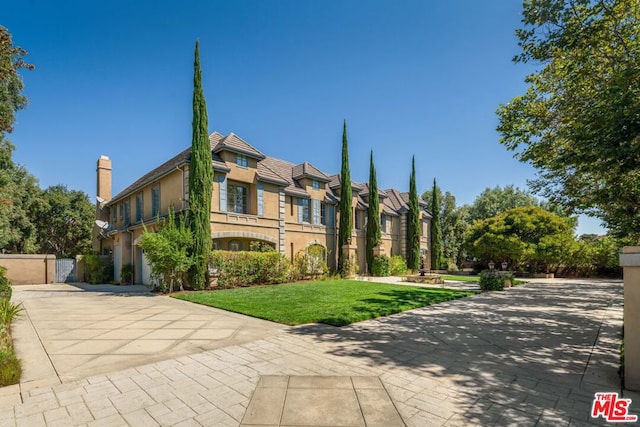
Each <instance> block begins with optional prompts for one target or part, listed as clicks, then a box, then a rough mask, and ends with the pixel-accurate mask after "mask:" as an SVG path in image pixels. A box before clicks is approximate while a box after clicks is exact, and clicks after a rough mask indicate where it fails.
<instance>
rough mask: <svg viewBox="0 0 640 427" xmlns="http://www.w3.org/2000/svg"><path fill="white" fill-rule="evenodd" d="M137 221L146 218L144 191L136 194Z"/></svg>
mask: <svg viewBox="0 0 640 427" xmlns="http://www.w3.org/2000/svg"><path fill="white" fill-rule="evenodd" d="M135 214H136V215H135V218H136V222H142V221H143V220H144V193H142V191H141V192H139V193H138V194H136V212H135Z"/></svg>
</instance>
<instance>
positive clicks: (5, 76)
mask: <svg viewBox="0 0 640 427" xmlns="http://www.w3.org/2000/svg"><path fill="white" fill-rule="evenodd" d="M26 54H27V51H26V50H24V49H23V48H21V47H19V46H14V45H13V39H12V37H11V34H10V33H9V30H7V29H6V28H5V27H3V26H2V25H0V132H11V131H12V130H13V123H14V121H15V113H16V111H18V110H21V109H22V108H24V107H25V106H26V105H27V98H26V97H25V96H24V95H22V88H23V83H22V78H21V77H20V74H18V70H19V69H21V68H26V69H33V68H34V66H33V65H31V64H28V63H26V62H25V61H24V56H25V55H26Z"/></svg>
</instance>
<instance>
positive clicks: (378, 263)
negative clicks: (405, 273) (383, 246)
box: [371, 255, 389, 277]
mask: <svg viewBox="0 0 640 427" xmlns="http://www.w3.org/2000/svg"><path fill="white" fill-rule="evenodd" d="M371 274H372V275H374V276H376V277H385V276H388V275H389V257H388V256H386V255H375V256H374V257H373V265H372V266H371Z"/></svg>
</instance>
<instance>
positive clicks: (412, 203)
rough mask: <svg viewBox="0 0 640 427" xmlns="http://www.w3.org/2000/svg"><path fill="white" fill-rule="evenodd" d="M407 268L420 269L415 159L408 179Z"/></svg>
mask: <svg viewBox="0 0 640 427" xmlns="http://www.w3.org/2000/svg"><path fill="white" fill-rule="evenodd" d="M407 268H409V269H410V270H417V269H419V268H420V204H419V203H418V190H417V189H416V158H415V156H413V157H412V158H411V176H410V178H409V212H408V213H407Z"/></svg>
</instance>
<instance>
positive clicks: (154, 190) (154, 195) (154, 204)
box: [151, 183, 161, 218]
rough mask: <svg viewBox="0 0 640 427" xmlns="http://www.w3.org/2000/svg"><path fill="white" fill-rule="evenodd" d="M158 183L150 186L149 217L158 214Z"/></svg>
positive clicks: (159, 209) (154, 216)
mask: <svg viewBox="0 0 640 427" xmlns="http://www.w3.org/2000/svg"><path fill="white" fill-rule="evenodd" d="M160 206H161V204H160V183H158V184H155V185H154V186H153V187H151V217H152V218H156V217H158V216H160V211H161V208H160Z"/></svg>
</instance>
